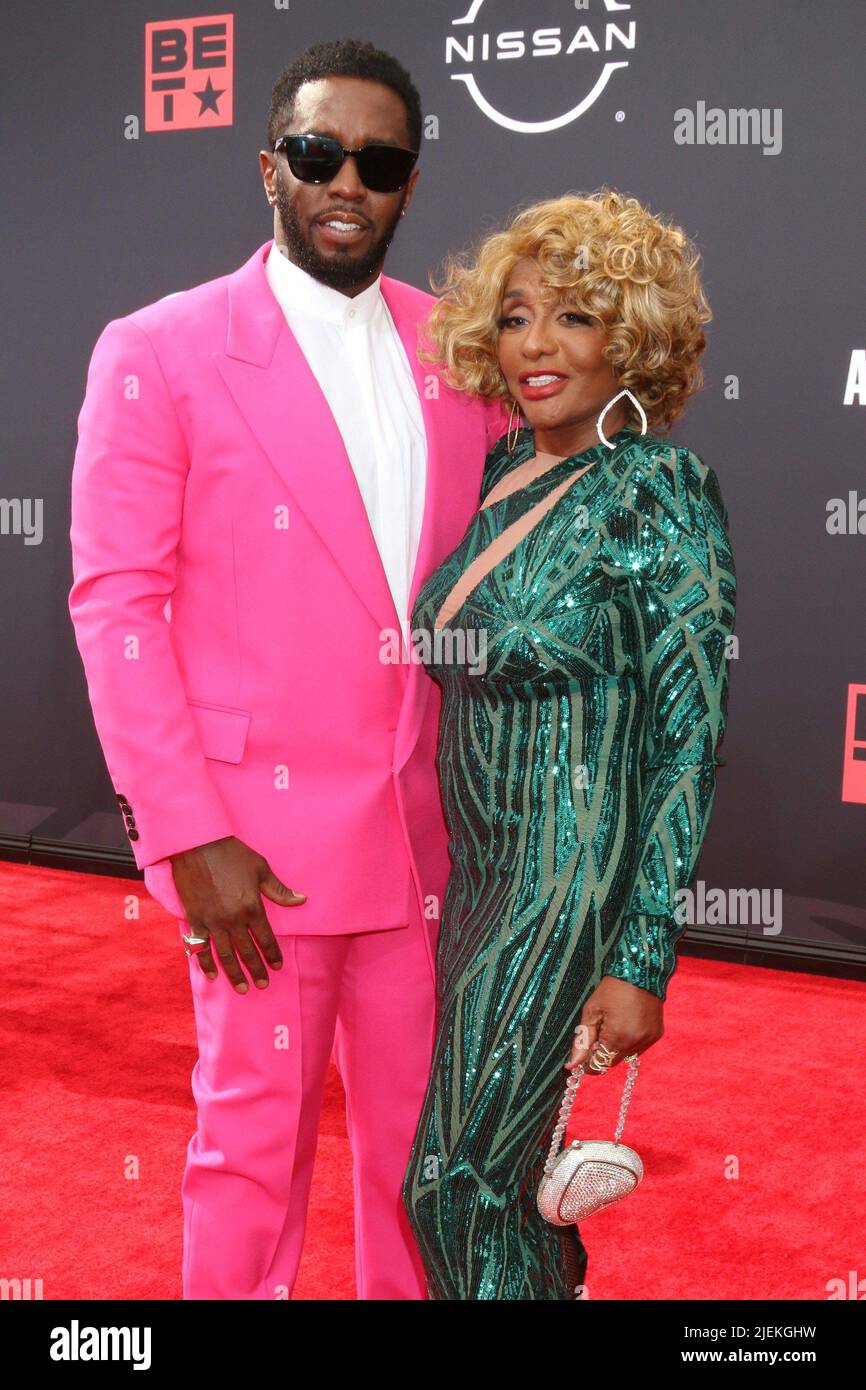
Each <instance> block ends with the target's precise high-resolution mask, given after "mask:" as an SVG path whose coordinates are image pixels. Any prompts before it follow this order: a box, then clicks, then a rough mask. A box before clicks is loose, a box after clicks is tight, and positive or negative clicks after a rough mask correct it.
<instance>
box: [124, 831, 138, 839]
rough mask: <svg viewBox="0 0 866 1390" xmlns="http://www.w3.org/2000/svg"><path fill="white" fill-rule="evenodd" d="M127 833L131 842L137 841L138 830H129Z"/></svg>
mask: <svg viewBox="0 0 866 1390" xmlns="http://www.w3.org/2000/svg"><path fill="white" fill-rule="evenodd" d="M126 833H127V835H128V836H129V838H130V840H137V839H138V831H137V830H128V831H127V832H126Z"/></svg>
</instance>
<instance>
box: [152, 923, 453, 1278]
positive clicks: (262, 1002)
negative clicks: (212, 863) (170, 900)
mask: <svg viewBox="0 0 866 1390" xmlns="http://www.w3.org/2000/svg"><path fill="white" fill-rule="evenodd" d="M412 906H413V909H414V916H413V920H412V921H411V923H410V925H409V927H408V928H397V929H393V930H388V931H379V932H363V933H359V934H356V935H345V936H281V937H280V938H279V941H280V948H281V950H282V953H283V967H282V969H281V970H276V971H272V972H270V984H269V985H268V987H267V989H257V988H256V987H255V985H253V984H250V988H249V991H248V992H247V994H245V995H240V994H238V993H237V992H236V991H235V990H234V989H233V988H232V987H231V985H230V984H229V983H228V981H227V979H226V977H225V975H224V974H223V972H222V967H221V966H218V969H219V976H218V978H217V979H216V980H214V981H210V980H208V979H206V978H205V976H204V975H203V974H202V972H201V970H200V968H199V966H198V965H197V963H196V961H195V958H194V957H192V956H191V957H190V959H189V969H190V980H191V984H192V994H193V1003H194V1008H195V1022H196V1034H197V1037H198V1050H199V1058H198V1061H197V1062H196V1065H195V1067H194V1069H193V1073H192V1090H193V1095H194V1096H195V1100H196V1105H197V1109H198V1127H197V1130H196V1133H195V1134H194V1135H193V1137H192V1139H191V1140H190V1142H189V1146H188V1150H187V1162H186V1169H185V1172H184V1177H183V1184H182V1194H181V1195H182V1201H183V1218H184V1242H183V1297H184V1298H185V1299H265V1298H267V1299H279V1298H291V1295H292V1289H293V1287H294V1283H295V1279H296V1276H297V1272H298V1265H299V1263H300V1259H301V1250H302V1247H303V1243H304V1232H305V1228H306V1220H307V1200H308V1195H309V1189H310V1179H311V1176H312V1172H313V1160H314V1158H315V1155H316V1142H317V1137H318V1127H319V1112H320V1109H321V1102H322V1092H323V1087H324V1081H325V1074H326V1070H327V1067H328V1062H329V1059H330V1057H331V1052H332V1049H333V1055H334V1060H335V1062H336V1064H337V1067H338V1069H339V1072H340V1075H341V1077H342V1081H343V1086H344V1088H345V1091H346V1120H347V1126H348V1132H349V1140H350V1143H351V1149H352V1157H353V1170H354V1171H350V1168H349V1164H348V1161H347V1162H346V1170H345V1172H341V1173H340V1174H339V1175H338V1177H339V1181H338V1182H337V1183H336V1184H335V1191H336V1193H337V1194H338V1195H337V1198H336V1200H337V1201H338V1202H339V1203H340V1212H341V1214H342V1217H343V1218H344V1219H345V1221H346V1223H348V1222H349V1221H350V1219H351V1212H352V1208H353V1206H354V1230H355V1267H356V1276H357V1288H358V1298H362V1299H424V1298H426V1297H427V1293H426V1284H425V1280H424V1275H423V1269H422V1265H421V1261H420V1258H419V1255H418V1252H417V1249H416V1246H415V1242H414V1240H413V1238H412V1235H411V1232H410V1229H409V1226H408V1223H407V1220H406V1216H405V1213H404V1209H403V1203H402V1200H401V1186H402V1182H403V1175H404V1172H405V1170H406V1165H407V1163H408V1161H409V1153H410V1150H411V1147H412V1140H413V1137H414V1133H415V1127H416V1124H417V1121H418V1116H419V1114H420V1111H421V1104H422V1101H423V1097H424V1091H425V1087H426V1084H427V1078H428V1074H429V1070H430V1063H431V1056H432V1048H433V1034H434V1023H435V1017H434V1015H435V989H434V982H433V977H432V974H431V971H430V964H429V960H428V956H427V951H426V948H425V944H424V939H423V932H424V931H425V930H426V927H425V926H424V924H423V922H422V920H421V916H420V912H419V911H418V908H417V904H416V903H415V901H414V897H413V904H412ZM179 928H180V930H181V931H184V930H186V929H187V928H186V924H185V923H184V922H182V921H179Z"/></svg>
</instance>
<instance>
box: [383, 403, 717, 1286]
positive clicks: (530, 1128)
mask: <svg viewBox="0 0 866 1390" xmlns="http://www.w3.org/2000/svg"><path fill="white" fill-rule="evenodd" d="M611 442H612V443H613V444H614V445H615V447H614V449H613V450H609V449H607V448H605V447H604V446H603V445H602V444H597V445H595V446H593V447H592V448H590V449H587V450H585V451H583V452H582V453H580V454H576V455H573V456H572V457H570V458H567V459H563V460H562V461H561V462H559V463H556V464H554V466H553V467H552V468H550V469H549V471H547V472H545V473H544V474H543V475H542V476H540V477H538V478H537V479H535V480H534V481H531V482H529V483H528V484H526V485H525V486H524V487H522V488H520V489H518V490H517V491H515V492H513V493H512V494H511V495H509V496H505V497H502V498H501V499H500V500H499V501H494V502H492V503H491V505H490V507H489V508H487V509H486V510H479V511H478V512H477V513H476V515H475V517H474V518H473V520H472V521H471V522H470V525H469V527H468V529H467V531H466V534H465V535H464V537H463V539H462V540H461V542H460V544H459V545H458V546H457V548H456V549H455V550H454V551H453V552H452V554H451V555H450V556H449V557H448V558H447V559H446V560H445V561H444V562H443V563H442V564H441V565H440V566H439V568H438V569H437V570H436V571H435V572H434V573H433V574H432V575H431V576H430V578H429V579H428V580H427V582H426V583H425V585H424V586H423V588H422V589H421V591H420V592H419V594H418V597H417V600H416V603H415V606H414V610H413V614H412V629H413V640H415V638H414V634H416V633H417V632H418V630H421V632H422V633H426V634H427V638H428V640H429V645H428V647H427V654H426V655H425V656H424V660H425V664H426V665H427V669H428V671H429V674H430V675H431V676H432V677H433V678H434V679H435V680H436V681H437V682H438V684H439V685H440V686H441V689H442V708H441V717H440V727H439V743H438V755H437V761H438V771H439V777H440V781H441V790H442V802H443V807H444V811H445V818H446V822H447V825H448V830H449V835H450V840H449V852H450V856H451V873H450V876H449V879H448V885H447V889H446V893H445V898H444V901H443V903H442V910H441V920H440V928H439V944H438V952H437V1032H436V1039H435V1044H434V1056H433V1066H432V1072H431V1076H430V1080H429V1085H428V1088H427V1092H426V1096H425V1100H424V1104H423V1108H422V1112H421V1117H420V1120H419V1123H418V1129H417V1133H416V1135H415V1141H414V1145H413V1149H412V1155H411V1158H410V1162H409V1166H408V1169H407V1172H406V1177H405V1180H404V1184H403V1201H404V1205H405V1208H406V1211H407V1213H408V1216H409V1220H410V1223H411V1226H412V1229H413V1232H414V1234H415V1238H416V1240H417V1243H418V1248H419V1250H420V1252H421V1256H422V1259H423V1261H424V1265H425V1269H426V1274H427V1282H428V1290H429V1294H430V1297H431V1298H433V1299H460V1300H472V1299H571V1298H573V1297H574V1287H575V1282H583V1278H584V1275H585V1269H586V1251H585V1249H584V1247H583V1243H582V1240H581V1238H580V1233H579V1232H578V1231H577V1230H576V1228H575V1227H571V1228H565V1229H562V1230H560V1229H557V1228H555V1227H552V1226H550V1225H549V1224H548V1223H547V1222H546V1221H544V1219H543V1218H542V1217H541V1216H540V1215H539V1214H538V1212H537V1210H536V1206H535V1194H536V1189H537V1186H538V1183H539V1180H540V1178H541V1175H542V1170H543V1166H544V1160H545V1157H546V1151H547V1147H548V1145H549V1142H550V1136H551V1133H552V1129H553V1126H554V1123H555V1119H556V1113H557V1110H558V1107H559V1104H560V1100H561V1096H562V1091H563V1087H564V1084H565V1080H566V1073H565V1072H564V1071H563V1064H564V1062H565V1059H566V1058H567V1056H568V1053H569V1050H570V1046H571V1039H572V1034H573V1031H574V1029H575V1027H576V1026H577V1024H578V1022H579V1019H580V1012H581V1009H582V1007H583V1004H584V1003H585V1001H586V999H587V997H588V996H589V995H590V994H591V992H592V991H593V990H594V989H595V987H596V986H597V985H598V983H599V981H600V979H601V978H602V976H603V975H613V976H616V977H617V978H618V979H621V980H626V981H629V982H631V983H632V984H635V985H638V986H639V987H640V988H642V989H645V990H649V991H650V992H651V993H653V994H655V995H657V996H658V997H659V998H661V999H664V998H665V993H666V987H667V984H668V981H669V980H670V977H671V975H672V973H673V971H674V969H675V966H676V953H675V946H676V941H677V939H678V937H679V935H680V934H681V932H682V931H683V929H684V928H683V926H681V925H680V923H679V920H678V919H675V915H674V914H675V909H676V907H677V905H678V903H679V901H680V900H679V899H678V898H677V897H676V894H677V892H678V890H681V889H684V888H686V887H688V886H689V884H690V883H691V880H692V878H693V877H694V874H695V870H696V868H697V862H698V857H699V854H700V851H701V847H702V843H703V840H704V835H705V832H706V829H707V824H708V821H709V817H710V812H711V809H712V805H713V800H714V795H715V777H716V773H715V768H716V764H717V763H719V762H721V761H723V760H722V759H720V758H718V756H717V753H718V748H719V745H720V743H721V739H722V736H723V734H724V728H725V719H726V706H727V689H728V663H727V653H726V638H727V637H728V634H729V633H730V632H731V631H732V629H733V622H734V612H735V599H736V577H735V570H734V563H733V558H732V554H731V548H730V543H729V539H728V531H727V512H726V508H725V505H724V502H723V500H722V496H721V492H720V489H719V483H718V480H717V478H716V475H715V473H714V472H713V470H712V469H711V468H709V467H707V466H706V465H705V464H704V463H703V462H702V461H701V460H700V459H699V458H698V457H697V456H696V455H695V454H693V453H692V452H690V451H689V450H688V449H686V448H682V447H676V446H673V445H671V444H670V443H667V442H666V441H665V440H664V439H662V438H660V437H659V436H657V435H654V434H646V435H643V436H641V435H638V434H637V433H635V432H634V431H632V430H627V429H623V430H620V431H619V432H618V433H617V434H616V435H614V436H612V441H611ZM535 452H536V450H535V439H534V435H533V432H532V431H531V430H529V429H525V430H522V431H520V433H519V435H518V437H517V445H516V447H515V449H514V451H513V452H512V453H511V454H509V453H508V452H507V449H506V447H505V439H504V438H503V439H501V440H499V442H498V443H497V444H496V445H495V446H494V448H493V449H492V450H491V451H490V453H489V455H488V457H487V459H486V462H485V469H484V476H483V482H482V493H481V499H482V501H483V500H484V498H485V497H486V496H487V495H488V493H489V492H490V491H491V490H492V488H493V487H494V486H496V484H497V483H499V482H500V481H501V479H502V478H503V477H504V476H505V474H506V473H508V472H509V471H510V470H511V469H513V468H516V467H518V466H519V465H520V464H521V463H523V462H525V461H526V460H527V459H529V458H532V457H533V456H534V455H535ZM588 463H589V464H592V467H590V468H589V469H588V471H587V472H586V473H585V474H584V475H583V476H582V477H580V478H578V479H577V480H576V481H575V482H574V483H573V484H572V486H571V487H570V488H569V489H568V490H567V491H566V492H564V493H563V495H562V496H561V497H559V498H558V499H557V500H556V502H555V503H554V505H553V507H552V510H550V511H549V512H548V514H547V515H546V516H544V518H543V519H542V520H541V521H540V523H539V524H537V525H536V526H535V527H534V529H533V530H531V531H530V532H529V534H528V535H527V536H526V537H525V538H524V539H523V540H521V541H519V543H518V544H517V546H516V548H515V549H513V550H512V551H511V552H510V553H508V554H507V555H505V557H504V558H503V559H501V560H500V562H499V563H498V564H497V565H495V566H494V568H493V569H491V570H490V572H489V573H488V574H487V575H486V576H485V577H483V578H482V579H481V581H480V583H479V584H478V585H477V587H475V588H474V589H472V590H471V592H470V593H469V594H468V596H467V597H466V598H465V600H464V602H463V604H462V606H461V607H460V608H459V609H458V611H457V612H456V614H455V615H453V616H452V617H451V619H450V621H448V622H447V623H446V624H445V629H451V630H452V632H454V631H455V630H459V629H463V630H464V631H465V633H466V634H467V636H468V635H469V634H470V631H472V630H474V632H475V633H476V645H475V647H474V649H473V648H472V646H471V644H470V643H469V642H468V641H467V643H466V644H465V646H464V647H463V648H462V658H463V659H462V660H459V659H455V657H456V656H460V655H461V648H460V647H459V645H458V644H457V643H456V642H452V644H451V646H450V647H449V646H447V645H446V644H444V643H443V642H441V641H440V642H439V645H438V646H437V642H436V635H435V632H434V623H435V619H436V616H437V614H438V613H439V610H440V608H441V606H442V604H443V601H444V599H445V597H446V595H448V594H449V593H450V591H451V589H452V587H453V585H454V584H455V583H456V581H457V580H458V579H459V577H460V575H462V574H463V573H464V571H465V570H466V569H467V567H468V566H469V564H470V563H471V562H472V561H473V560H474V559H475V558H476V557H477V556H478V555H479V554H480V552H481V551H482V550H484V549H485V547H486V546H488V545H489V544H490V543H491V541H492V540H493V539H494V537H495V536H497V535H498V534H500V533H501V531H502V530H503V529H504V528H505V527H506V526H508V525H510V524H511V523H512V522H514V521H515V520H516V519H517V518H518V517H519V516H520V515H521V514H522V513H523V512H524V511H525V510H526V509H528V508H529V507H531V506H534V505H535V504H536V503H538V502H539V501H541V500H542V499H543V497H544V496H545V494H546V493H547V492H548V490H549V489H552V488H555V487H557V486H558V485H560V484H561V483H563V481H564V480H565V479H566V478H568V477H569V476H570V475H571V474H572V473H573V472H574V471H576V470H578V469H581V468H584V467H585V466H586V464H588ZM445 629H444V630H445ZM444 630H443V631H444ZM481 631H483V633H484V635H485V637H486V652H485V653H484V655H483V658H480V657H479V646H478V645H477V634H478V633H479V632H481ZM439 636H440V638H441V636H442V634H439ZM418 650H419V651H420V652H423V651H424V648H423V646H421V647H419V648H418ZM470 653H472V657H471V659H470ZM615 1074H616V1075H619V1072H617V1073H615ZM599 1137H603V1136H599Z"/></svg>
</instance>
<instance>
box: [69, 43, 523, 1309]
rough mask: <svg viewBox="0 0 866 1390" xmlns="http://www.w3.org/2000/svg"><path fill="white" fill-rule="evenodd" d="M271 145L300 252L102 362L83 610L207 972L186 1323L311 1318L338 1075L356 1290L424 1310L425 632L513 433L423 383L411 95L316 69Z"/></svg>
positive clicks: (272, 175)
mask: <svg viewBox="0 0 866 1390" xmlns="http://www.w3.org/2000/svg"><path fill="white" fill-rule="evenodd" d="M268 135H269V141H268V144H269V149H268V150H267V151H262V152H261V154H260V163H261V170H262V176H263V182H264V186H265V191H266V194H267V197H268V200H269V202H270V203H271V204H272V205H273V206H274V208H275V213H274V240H273V242H271V241H268V242H266V243H265V244H264V245H262V246H260V247H259V248H258V249H257V250H256V251H255V252H254V253H253V255H252V256H251V257H250V258H249V260H248V261H247V262H246V263H245V264H244V265H242V266H241V267H240V268H239V269H238V270H236V271H234V272H233V273H231V274H228V275H224V276H221V277H220V278H219V279H216V280H211V281H209V282H207V283H205V284H200V285H197V286H195V287H194V288H192V289H189V290H187V291H184V292H183V293H178V294H171V295H168V296H166V297H165V298H164V299H160V300H158V301H157V302H156V303H153V304H149V305H147V306H146V307H144V308H142V309H139V310H137V311H136V312H134V313H132V314H129V315H128V316H126V317H124V318H119V319H115V320H113V321H112V322H110V323H109V324H108V325H107V327H106V328H105V329H104V330H103V332H102V334H101V335H100V337H99V339H98V341H97V343H96V346H95V348H94V351H93V356H92V360H91V363H90V369H89V374H88V379H87V391H86V396H85V400H84V404H83V407H82V410H81V414H80V417H79V442H78V448H77V452H76V458H75V466H74V471H73V480H72V528H71V538H72V548H73V576H74V583H73V586H72V589H71V591H70V595H69V606H70V612H71V615H72V619H73V622H74V625H75V632H76V639H77V642H78V646H79V650H80V652H81V656H82V659H83V662H84V666H85V671H86V675H87V683H88V690H89V694H90V699H91V704H92V707H93V714H94V720H95V723H96V728H97V732H98V734H99V737H100V740H101V743H102V747H103V750H104V754H105V758H106V762H107V766H108V771H109V774H110V777H111V780H112V783H113V786H114V790H115V793H116V795H117V799H118V802H119V804H120V808H121V811H122V812H123V815H124V819H125V823H126V827H127V833H128V835H129V839H130V842H131V844H132V848H133V852H134V855H135V861H136V864H137V865H138V866H139V868H142V869H143V870H144V878H145V883H146V886H147V888H148V889H149V891H150V892H151V894H152V895H153V896H154V897H155V898H156V899H157V900H158V901H159V902H161V903H162V904H163V905H164V906H165V907H166V908H167V909H168V911H169V912H170V913H172V914H173V916H174V917H175V918H176V919H177V923H178V946H179V947H181V946H182V943H183V942H186V946H187V952H188V954H189V969H190V979H191V984H192V992H193V1002H194V1008H195V1019H196V1031H197V1038H198V1049H199V1057H198V1061H197V1063H196V1066H195V1069H194V1071H193V1092H194V1095H195V1099H196V1103H197V1111H198V1127H197V1131H196V1133H195V1135H194V1136H193V1138H192V1139H191V1140H190V1144H189V1148H188V1154H187V1164H186V1170H185V1173H184V1179H183V1189H182V1197H183V1211H184V1261H183V1293H184V1297H185V1298H193V1299H204V1298H216V1299H271V1298H288V1297H290V1296H291V1292H292V1288H293V1285H294V1282H295V1277H296V1273H297V1268H298V1263H299V1260H300V1256H301V1249H302V1245H303V1239H304V1228H305V1222H306V1209H307V1198H308V1191H309V1184H310V1178H311V1174H312V1168H313V1159H314V1156H315V1151H316V1140H317V1130H318V1118H319V1110H320V1105H321V1098H322V1090H323V1084H324V1078H325V1074H326V1069H327V1066H328V1062H329V1058H330V1056H331V1052H332V1048H333V1051H334V1056H335V1060H336V1062H337V1065H338V1067H339V1069H340V1073H341V1076H342V1079H343V1083H344V1086H345V1090H346V1097H347V1122H348V1128H349V1135H350V1140H351V1147H352V1155H353V1173H352V1181H351V1183H350V1174H349V1172H348V1171H341V1172H339V1173H338V1174H335V1181H334V1191H335V1193H336V1194H338V1195H337V1198H336V1200H337V1201H338V1202H339V1203H340V1207H339V1211H340V1214H341V1215H343V1214H345V1217H346V1219H348V1215H349V1206H350V1192H351V1193H352V1194H353V1198H354V1212H355V1245H356V1270H357V1284H358V1296H359V1297H360V1298H377V1299H420V1298H424V1297H425V1286H424V1278H423V1273H422V1268H421V1264H420V1260H419V1258H418V1255H417V1251H416V1250H415V1247H414V1243H413V1241H412V1237H411V1234H410V1232H409V1229H408V1225H407V1223H406V1220H405V1216H404V1213H403V1207H402V1202H401V1199H400V1189H401V1183H402V1179H403V1173H404V1170H405V1167H406V1163H407V1161H408V1157H409V1151H410V1147H411V1142H412V1137H413V1134H414V1129H415V1124H416V1121H417V1118H418V1113H419V1110H420V1106H421V1100H422V1097H423V1093H424V1087H425V1082H426V1078H427V1074H428V1070H429V1064H430V1056H431V1048H432V1039H433V1030H434V1022H435V1018H434V1013H435V988H434V952H435V944H436V932H437V925H438V910H439V905H440V904H441V901H442V897H443V894H444V889H445V883H446V878H447V873H448V853H447V830H446V827H445V824H444V821H443V816H442V808H441V802H440V798H439V789H438V783H437V776H436V768H435V744H436V730H437V719H438V712H439V695H438V688H437V687H435V685H434V684H433V682H431V681H430V680H429V678H428V677H427V676H426V674H425V673H424V671H423V668H422V667H421V665H420V664H419V663H418V662H417V660H413V659H412V643H411V636H410V634H409V631H408V618H409V614H410V613H411V605H412V601H413V599H414V596H415V594H416V593H417V591H418V589H419V588H420V586H421V584H422V583H423V582H424V580H425V578H426V577H427V576H428V575H429V574H430V572H431V571H432V570H433V569H434V568H435V567H436V565H437V564H438V563H439V562H440V561H441V560H442V559H443V558H444V556H445V555H446V554H447V553H448V552H449V551H450V550H451V549H453V548H454V546H455V545H456V544H457V542H458V540H459V539H460V538H461V536H462V534H463V532H464V530H465V528H466V525H467V524H468V522H469V519H470V517H471V515H472V514H473V512H474V510H475V508H476V506H477V503H478V497H479V489H480V479H481V471H482V465H483V460H484V456H485V453H486V452H487V450H488V448H489V447H490V445H491V444H492V442H493V441H494V440H495V439H496V438H497V437H498V436H499V435H500V434H501V433H502V432H503V429H504V421H503V419H502V415H501V412H500V411H499V410H498V408H497V410H496V411H495V412H493V411H490V410H488V408H487V407H486V406H485V405H484V403H483V402H481V401H473V400H470V399H468V398H466V397H464V396H461V395H459V394H458V393H456V392H454V391H452V390H451V389H450V388H448V387H447V386H446V385H445V384H444V383H442V382H441V381H440V380H439V379H438V377H437V376H436V375H434V374H433V373H431V372H430V370H429V367H426V366H425V365H423V364H422V363H421V362H420V361H419V359H418V357H417V354H416V348H417V341H418V332H419V328H420V326H421V324H422V322H423V320H424V318H425V316H426V314H427V312H428V311H429V308H430V305H431V303H432V302H433V301H432V298H431V296H430V295H428V294H425V293H422V292H421V291H419V290H417V289H414V288H413V287H411V286H409V285H406V284H402V283H400V282H398V281H396V280H393V279H390V278H389V277H387V276H384V275H383V274H382V273H381V272H382V265H383V262H384V257H385V253H386V250H387V247H388V245H389V243H390V240H391V237H392V236H393V233H394V229H395V227H396V225H397V222H398V221H399V219H400V217H402V216H403V215H404V214H405V213H406V211H407V209H408V207H409V203H410V200H411V197H412V192H413V189H414V186H415V182H416V180H417V177H418V170H417V168H415V167H414V164H415V157H416V155H417V151H418V149H419V146H420V140H421V112H420V105H419V102H418V94H417V92H416V90H415V88H414V86H413V85H412V82H411V79H410V78H409V76H408V74H407V73H406V72H405V70H404V69H403V68H402V67H401V66H400V64H399V63H397V62H396V60H395V59H393V58H391V57H390V56H389V55H387V54H385V53H382V52H380V51H379V50H376V49H373V48H372V47H371V46H370V45H367V44H362V43H356V42H354V41H343V42H339V43H333V44H322V45H317V46H316V47H315V48H314V49H311V50H309V51H308V52H307V53H306V54H304V55H302V56H301V58H299V59H298V60H297V61H296V62H294V63H292V64H291V65H290V67H288V68H287V69H286V70H285V72H284V73H283V74H282V75H281V77H280V79H279V80H278V82H277V84H276V86H275V88H274V92H273V95H272V99H271V109H270V115H269V126H268ZM292 137H306V138H301V139H298V138H294V139H293V138H292ZM383 147H385V148H384V149H383ZM395 653H396V659H395ZM250 981H251V982H252V984H253V986H254V987H253V988H252V989H250V988H249V982H250Z"/></svg>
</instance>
